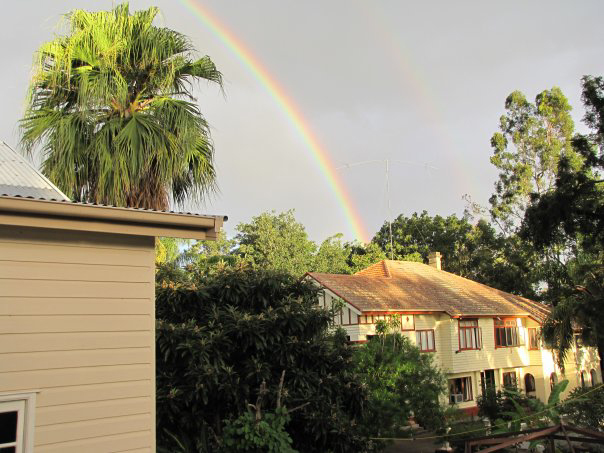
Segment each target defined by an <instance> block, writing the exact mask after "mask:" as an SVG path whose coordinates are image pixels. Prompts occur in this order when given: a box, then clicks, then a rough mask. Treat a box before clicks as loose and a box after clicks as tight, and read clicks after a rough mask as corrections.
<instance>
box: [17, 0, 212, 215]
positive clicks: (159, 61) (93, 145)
mask: <svg viewBox="0 0 604 453" xmlns="http://www.w3.org/2000/svg"><path fill="white" fill-rule="evenodd" d="M158 13H159V10H158V9H157V8H154V7H152V8H149V9H147V10H143V11H137V12H135V13H133V14H130V11H129V7H128V4H127V3H124V4H121V5H118V6H116V7H115V8H114V9H113V10H111V11H100V12H88V11H83V10H74V11H72V12H71V13H70V14H68V15H67V20H68V25H69V33H68V34H67V35H66V36H60V37H57V38H56V39H54V40H53V41H50V42H47V43H45V44H43V45H42V46H41V47H40V50H39V52H38V54H37V60H36V64H35V66H34V74H33V78H32V81H31V84H30V87H29V96H28V100H27V108H26V111H25V115H24V117H23V119H22V120H21V128H22V131H23V135H22V143H23V145H24V147H25V148H26V149H27V150H28V151H29V152H32V150H33V149H34V148H35V147H36V146H37V145H41V147H42V153H43V157H44V160H43V162H42V171H43V172H44V174H45V175H46V176H48V177H49V178H50V179H51V180H52V181H53V182H54V183H56V184H57V186H58V187H60V188H61V190H63V191H64V192H65V193H67V194H69V195H70V196H71V198H72V199H73V200H76V201H84V202H94V203H104V204H113V205H118V206H132V207H140V208H152V209H167V208H168V207H169V203H170V199H173V200H175V201H176V202H177V203H181V202H183V201H184V200H185V199H186V198H187V197H190V196H192V197H194V198H200V197H203V196H205V195H207V194H208V193H209V192H211V191H212V190H213V189H214V186H215V169H214V164H213V155H214V149H213V146H212V143H211V141H210V134H209V129H208V125H207V123H206V121H205V119H204V117H203V116H202V114H201V112H200V110H199V108H198V106H197V105H196V101H195V98H194V97H193V94H192V91H191V88H192V83H193V82H194V81H199V80H206V81H209V82H213V83H217V84H219V85H221V83H222V82H221V81H222V78H221V74H220V72H219V71H218V70H217V69H216V66H215V65H214V63H213V62H212V61H211V60H210V58H209V57H207V56H206V57H203V58H199V59H197V58H196V57H195V49H194V48H193V46H192V44H191V43H190V41H189V40H188V39H187V37H186V36H184V35H182V34H180V33H178V32H176V31H174V30H170V29H168V28H163V27H157V26H154V25H153V21H154V19H155V17H156V16H157V14H158Z"/></svg>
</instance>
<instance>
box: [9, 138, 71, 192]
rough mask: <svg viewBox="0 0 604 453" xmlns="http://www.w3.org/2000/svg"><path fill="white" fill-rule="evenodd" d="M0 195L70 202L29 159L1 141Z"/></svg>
mask: <svg viewBox="0 0 604 453" xmlns="http://www.w3.org/2000/svg"><path fill="white" fill-rule="evenodd" d="M0 194H1V195H8V196H13V197H14V196H19V197H33V198H44V199H47V200H60V201H70V200H69V198H68V197H67V195H65V194H64V193H63V192H61V191H60V190H59V189H58V188H57V187H56V186H55V185H54V184H53V183H51V182H50V181H49V180H48V179H47V178H46V177H45V176H44V175H43V174H42V173H40V172H39V171H38V170H36V169H35V168H34V167H33V165H31V164H30V163H29V162H28V161H27V159H25V158H24V157H23V156H21V155H20V154H19V153H17V152H15V151H13V150H12V149H11V147H10V146H8V145H7V144H6V143H4V142H3V141H0Z"/></svg>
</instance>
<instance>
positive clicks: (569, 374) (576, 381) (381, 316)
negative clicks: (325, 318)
mask: <svg viewBox="0 0 604 453" xmlns="http://www.w3.org/2000/svg"><path fill="white" fill-rule="evenodd" d="M307 278H309V279H312V280H314V281H315V282H316V284H317V285H320V286H321V287H322V288H323V291H322V296H321V297H320V300H319V304H320V305H321V306H323V307H326V308H330V307H332V305H333V304H340V306H342V309H341V310H339V313H338V315H337V316H336V317H335V324H336V325H338V326H341V327H342V328H344V329H345V330H346V332H347V333H348V336H349V340H350V341H351V342H365V341H367V339H368V338H370V337H371V336H372V335H375V326H376V322H378V321H379V320H385V319H386V318H387V317H389V316H397V317H400V321H401V329H402V333H403V334H404V335H406V336H407V337H408V338H409V339H410V340H411V342H412V343H414V344H416V345H417V347H419V349H420V350H421V351H422V352H425V353H430V354H434V359H435V363H436V364H437V365H439V366H440V368H441V369H442V370H443V371H444V372H445V373H446V374H447V377H448V380H449V402H450V403H452V404H457V405H458V406H459V407H460V408H461V409H464V410H465V411H466V412H468V413H469V414H476V413H477V410H478V408H477V405H476V397H477V396H478V395H480V394H481V393H482V392H483V391H484V389H485V388H486V387H487V386H494V387H495V388H498V389H500V388H502V387H505V386H510V385H516V386H517V387H518V388H520V389H522V390H523V391H524V392H526V393H527V394H528V395H532V396H536V397H538V398H540V399H542V400H547V398H548V397H549V394H550V392H551V387H552V385H553V384H554V383H556V382H558V381H559V380H562V379H568V380H569V381H570V384H569V386H568V388H567V391H566V392H565V394H567V393H568V392H569V391H570V390H572V389H573V388H575V387H577V386H579V385H584V386H590V385H594V384H596V383H599V382H602V376H601V373H600V364H599V359H598V355H597V352H596V350H595V349H593V348H583V347H580V345H579V342H577V345H576V347H575V348H574V350H573V353H572V354H569V356H568V357H567V362H566V363H565V370H564V374H563V373H562V372H561V370H560V369H559V368H558V367H557V365H556V364H555V360H554V357H553V355H552V352H551V351H550V350H548V349H545V348H544V347H543V344H542V342H541V339H540V329H541V325H542V323H543V321H544V320H545V318H546V317H547V315H548V313H549V310H548V308H547V306H545V305H543V304H540V303H537V302H534V301H531V300H528V299H525V298H523V297H519V296H515V295H512V294H509V293H505V292H503V291H499V290H497V289H494V288H491V287H488V286H486V285H482V284H480V283H476V282H474V281H472V280H468V279H466V278H463V277H459V276H457V275H455V274H451V273H449V272H446V271H443V270H441V265H440V254H439V253H436V254H433V255H431V258H430V265H426V264H422V263H416V262H407V261H388V260H384V261H381V262H379V263H377V264H374V265H373V266H370V267H368V268H367V269H364V270H362V271H360V272H358V273H356V274H355V275H336V274H323V273H314V272H313V273H309V274H307Z"/></svg>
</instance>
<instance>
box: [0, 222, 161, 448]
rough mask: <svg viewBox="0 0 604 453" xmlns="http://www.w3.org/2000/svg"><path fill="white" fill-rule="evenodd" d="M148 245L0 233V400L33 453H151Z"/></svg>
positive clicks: (97, 237) (22, 231)
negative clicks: (15, 403) (22, 412)
mask: <svg viewBox="0 0 604 453" xmlns="http://www.w3.org/2000/svg"><path fill="white" fill-rule="evenodd" d="M153 281H154V240H153V238H151V237H135V236H124V235H111V234H100V233H84V232H67V231H57V230H51V229H30V228H16V227H5V226H0V392H2V393H8V392H15V393H16V392H26V391H37V392H38V396H37V399H36V412H35V425H36V426H35V440H34V443H35V451H36V452H41V453H44V452H62V453H69V452H82V451H86V452H91V453H94V452H107V451H140V452H152V451H155V339H154V312H155V310H154V283H153Z"/></svg>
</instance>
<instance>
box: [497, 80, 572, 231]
mask: <svg viewBox="0 0 604 453" xmlns="http://www.w3.org/2000/svg"><path fill="white" fill-rule="evenodd" d="M505 109H506V114H505V115H503V116H502V117H501V119H500V126H499V128H500V132H496V133H495V134H494V135H493V137H492V139H491V147H492V148H493V156H492V157H491V163H492V164H493V165H494V166H495V167H497V169H498V170H499V179H498V181H497V183H496V185H495V194H494V195H493V196H492V197H491V199H490V204H491V215H492V218H493V219H494V220H495V221H496V222H498V224H499V226H500V227H501V228H502V229H503V230H504V231H507V232H511V231H513V230H514V229H515V228H516V227H518V226H519V224H520V222H521V221H522V219H523V218H524V212H525V210H526V208H527V205H528V203H529V201H530V196H531V194H532V193H540V194H541V193H546V192H547V191H548V190H550V189H551V188H552V187H553V186H554V182H555V177H556V175H557V173H558V162H559V161H560V159H561V158H562V157H565V158H566V159H568V160H569V161H570V162H572V163H573V165H578V164H579V163H580V161H581V159H580V156H579V155H578V154H577V153H576V151H575V150H574V149H573V147H572V146H571V138H572V134H573V131H574V124H573V121H572V118H571V116H570V111H571V107H570V105H569V104H568V100H567V99H566V97H565V96H564V94H563V93H562V91H561V90H560V88H558V87H554V88H552V89H551V90H546V91H543V92H541V93H540V94H538V95H537V97H536V99H535V103H534V104H533V103H530V102H529V101H528V100H527V99H526V97H525V96H524V94H522V93H521V92H519V91H514V92H513V93H511V94H510V95H509V96H508V97H507V99H506V101H505Z"/></svg>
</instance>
